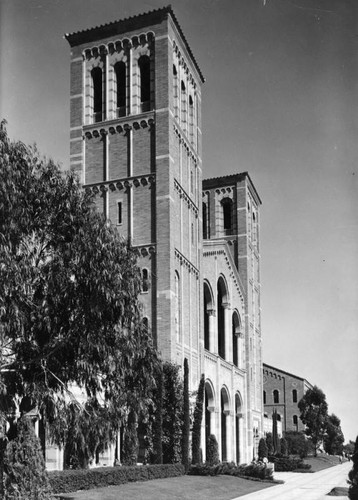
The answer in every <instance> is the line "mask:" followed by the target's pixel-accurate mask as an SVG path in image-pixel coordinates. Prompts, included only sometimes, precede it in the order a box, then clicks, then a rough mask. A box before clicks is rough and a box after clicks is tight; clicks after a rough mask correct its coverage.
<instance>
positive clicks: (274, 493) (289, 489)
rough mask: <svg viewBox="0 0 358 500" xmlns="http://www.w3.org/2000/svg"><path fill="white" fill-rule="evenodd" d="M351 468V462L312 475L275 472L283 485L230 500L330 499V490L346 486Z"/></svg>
mask: <svg viewBox="0 0 358 500" xmlns="http://www.w3.org/2000/svg"><path fill="white" fill-rule="evenodd" d="M351 468H352V462H344V463H343V464H340V465H336V466H334V467H329V468H328V469H324V470H321V471H319V472H314V473H312V474H309V473H308V474H301V473H298V472H275V473H274V478H275V479H282V480H283V481H285V484H279V485H277V486H273V487H272V488H268V489H265V490H260V491H256V492H255V493H250V494H249V495H244V496H241V497H237V498H233V499H232V500H328V499H329V498H331V497H327V496H326V495H327V493H329V492H330V491H331V489H332V488H334V487H336V486H343V487H347V486H348V485H347V478H348V471H349V470H350V469H351ZM332 498H334V499H335V500H336V499H337V500H338V499H343V498H344V499H345V500H347V499H348V497H341V496H337V497H332Z"/></svg>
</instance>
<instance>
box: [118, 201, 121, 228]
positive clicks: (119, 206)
mask: <svg viewBox="0 0 358 500" xmlns="http://www.w3.org/2000/svg"><path fill="white" fill-rule="evenodd" d="M117 224H122V202H121V201H118V202H117Z"/></svg>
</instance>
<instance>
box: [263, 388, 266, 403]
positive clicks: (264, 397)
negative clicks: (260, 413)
mask: <svg viewBox="0 0 358 500" xmlns="http://www.w3.org/2000/svg"><path fill="white" fill-rule="evenodd" d="M263 400H264V405H265V404H266V391H264V393H263Z"/></svg>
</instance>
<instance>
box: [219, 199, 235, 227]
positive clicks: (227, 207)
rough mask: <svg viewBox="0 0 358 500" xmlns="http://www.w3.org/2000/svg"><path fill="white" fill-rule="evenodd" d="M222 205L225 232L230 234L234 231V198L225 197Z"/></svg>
mask: <svg viewBox="0 0 358 500" xmlns="http://www.w3.org/2000/svg"><path fill="white" fill-rule="evenodd" d="M221 205H222V207H223V219H224V234H225V235H230V234H232V232H233V223H232V222H233V221H232V200H231V199H230V198H224V199H223V200H222V201H221Z"/></svg>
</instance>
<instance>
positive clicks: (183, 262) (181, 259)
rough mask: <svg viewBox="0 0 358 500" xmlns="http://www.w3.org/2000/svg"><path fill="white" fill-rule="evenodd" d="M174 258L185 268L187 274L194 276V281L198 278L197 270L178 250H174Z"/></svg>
mask: <svg viewBox="0 0 358 500" xmlns="http://www.w3.org/2000/svg"><path fill="white" fill-rule="evenodd" d="M174 252H175V257H176V258H177V259H178V261H179V262H180V265H182V266H185V267H186V268H187V269H188V271H189V273H193V274H195V276H196V279H198V278H199V269H198V268H197V267H195V266H194V264H192V263H191V262H190V261H189V260H188V259H187V258H186V257H185V256H184V255H183V254H182V253H181V252H179V250H178V249H177V248H176V249H175V251H174Z"/></svg>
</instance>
